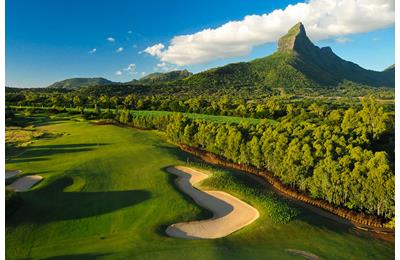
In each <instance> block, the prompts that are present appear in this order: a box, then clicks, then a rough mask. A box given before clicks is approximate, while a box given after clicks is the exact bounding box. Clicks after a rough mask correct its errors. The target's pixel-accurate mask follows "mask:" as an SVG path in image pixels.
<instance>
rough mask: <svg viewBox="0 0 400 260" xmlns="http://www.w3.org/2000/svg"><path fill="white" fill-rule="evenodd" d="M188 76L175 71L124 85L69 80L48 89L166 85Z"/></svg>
mask: <svg viewBox="0 0 400 260" xmlns="http://www.w3.org/2000/svg"><path fill="white" fill-rule="evenodd" d="M190 75H193V73H192V72H189V71H187V70H175V71H170V72H165V73H161V72H155V73H151V74H149V75H146V76H144V77H142V78H140V79H139V80H136V79H134V80H132V81H129V82H126V83H119V82H113V81H110V80H108V79H105V78H70V79H65V80H62V81H58V82H55V83H53V84H51V85H50V86H48V88H53V89H68V90H72V89H78V88H81V87H93V86H104V85H114V84H128V85H132V84H133V85H135V84H143V85H147V84H161V83H168V82H172V81H176V80H181V79H184V78H187V77H189V76H190Z"/></svg>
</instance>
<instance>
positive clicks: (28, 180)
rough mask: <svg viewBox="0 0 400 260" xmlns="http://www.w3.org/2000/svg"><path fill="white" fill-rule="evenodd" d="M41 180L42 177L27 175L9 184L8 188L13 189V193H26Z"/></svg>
mask: <svg viewBox="0 0 400 260" xmlns="http://www.w3.org/2000/svg"><path fill="white" fill-rule="evenodd" d="M42 179H43V177H42V176H40V175H28V176H24V177H21V178H19V179H18V180H16V181H14V182H13V183H11V184H10V185H9V186H8V187H10V188H11V189H13V190H14V191H27V190H29V189H30V188H31V187H32V186H33V185H35V184H36V183H37V182H38V181H40V180H42Z"/></svg>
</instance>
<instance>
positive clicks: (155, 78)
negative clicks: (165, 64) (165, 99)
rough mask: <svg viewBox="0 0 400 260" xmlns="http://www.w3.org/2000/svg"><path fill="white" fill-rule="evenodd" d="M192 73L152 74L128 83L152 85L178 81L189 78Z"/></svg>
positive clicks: (186, 71) (179, 71)
mask: <svg viewBox="0 0 400 260" xmlns="http://www.w3.org/2000/svg"><path fill="white" fill-rule="evenodd" d="M192 74H193V73H191V72H189V71H188V70H174V71H170V72H165V73H162V72H154V73H151V74H149V75H147V76H144V77H142V78H140V79H139V80H134V81H132V82H129V83H139V84H153V83H166V82H170V81H174V80H180V79H184V78H187V77H189V76H190V75H192Z"/></svg>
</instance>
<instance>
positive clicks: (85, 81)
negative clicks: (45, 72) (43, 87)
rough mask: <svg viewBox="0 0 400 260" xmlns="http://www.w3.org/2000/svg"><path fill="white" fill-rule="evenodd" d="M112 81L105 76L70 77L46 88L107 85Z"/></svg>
mask: <svg viewBox="0 0 400 260" xmlns="http://www.w3.org/2000/svg"><path fill="white" fill-rule="evenodd" d="M113 83H114V82H112V81H110V80H108V79H105V78H71V79H65V80H62V81H58V82H55V83H53V84H51V85H50V86H48V88H57V89H77V88H80V87H90V86H100V85H109V84H113Z"/></svg>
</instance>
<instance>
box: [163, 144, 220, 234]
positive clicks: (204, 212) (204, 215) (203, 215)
mask: <svg viewBox="0 0 400 260" xmlns="http://www.w3.org/2000/svg"><path fill="white" fill-rule="evenodd" d="M175 150H177V149H175ZM169 167H173V165H170V166H167V167H163V168H161V170H162V171H163V172H165V174H167V178H168V183H169V185H171V187H173V188H174V190H176V192H177V193H178V194H179V196H180V197H181V198H182V199H183V200H185V201H186V202H188V203H190V204H192V205H193V206H194V207H197V208H198V213H197V214H195V215H193V214H186V215H182V214H179V218H176V219H174V220H171V221H170V222H168V223H164V224H163V225H160V226H158V227H157V228H156V229H155V232H156V233H157V234H159V235H161V236H167V237H169V236H168V235H167V234H166V233H165V230H166V229H167V227H168V226H169V225H172V224H174V223H179V222H187V221H196V220H204V219H209V218H212V217H213V213H212V212H211V211H209V210H208V209H205V208H202V207H200V206H199V205H198V204H197V203H196V202H195V201H194V200H193V198H192V197H190V196H189V195H187V194H186V193H184V192H183V191H182V190H180V189H179V188H178V187H177V185H176V183H175V180H177V179H178V177H177V176H176V175H174V174H172V173H169V172H168V171H167V168H169Z"/></svg>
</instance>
